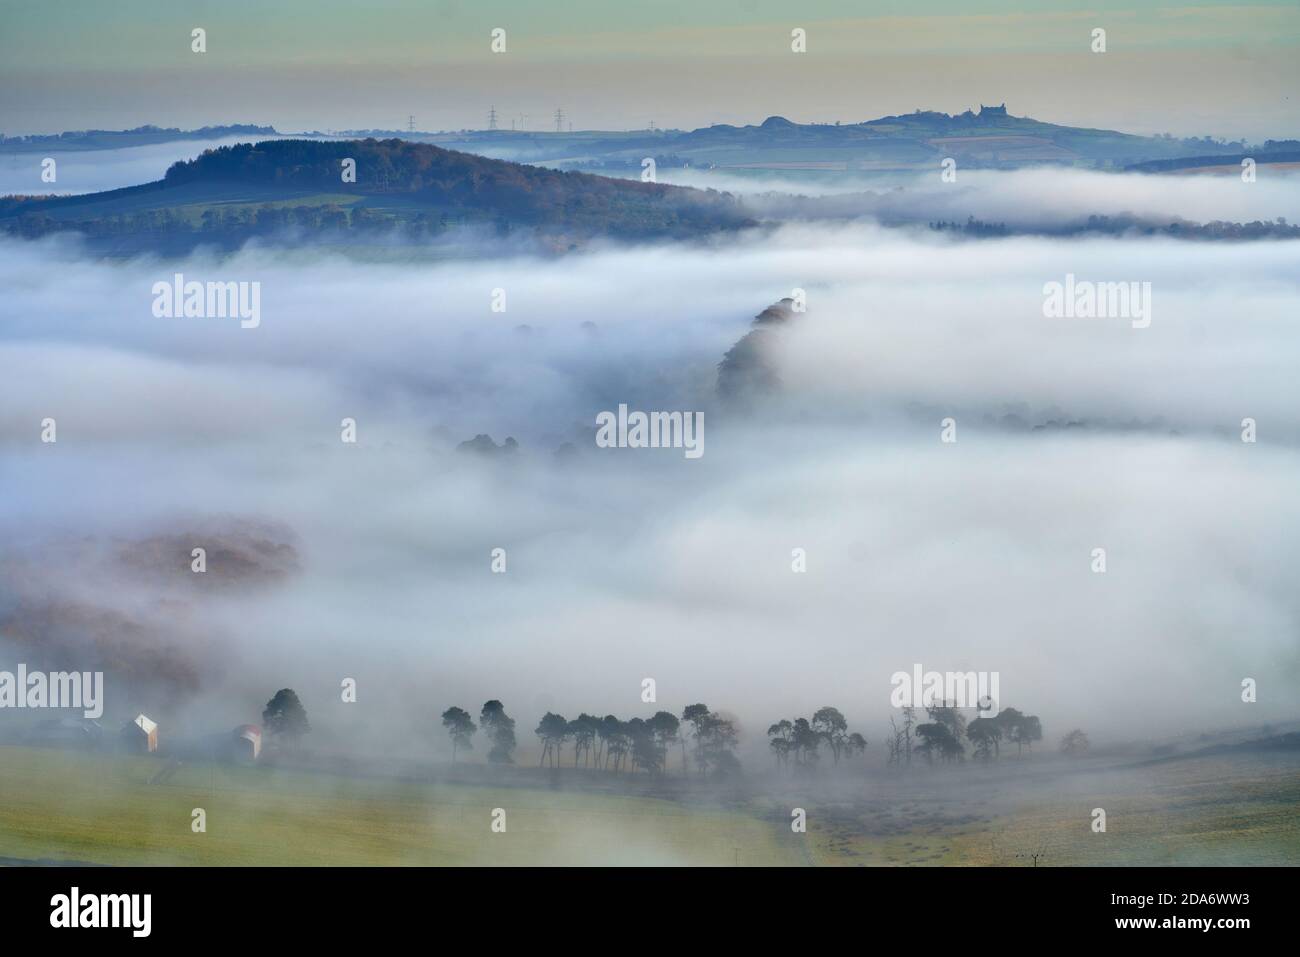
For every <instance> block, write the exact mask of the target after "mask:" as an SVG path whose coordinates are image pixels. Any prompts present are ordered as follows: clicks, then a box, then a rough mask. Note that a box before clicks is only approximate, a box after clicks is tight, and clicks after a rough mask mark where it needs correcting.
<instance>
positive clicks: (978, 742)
mask: <svg viewBox="0 0 1300 957" xmlns="http://www.w3.org/2000/svg"><path fill="white" fill-rule="evenodd" d="M924 710H925V715H926V718H927V719H928V720H926V721H924V722H921V721H918V719H917V709H916V708H912V707H905V708H902V709H900V711H899V717H895V718H890V722H889V723H890V734H889V737H888V738H887V739H886V741H885V745H886V748H887V750H888V756H887V762H888V764H889V766H891V767H895V768H903V767H910V766H911V765H912V761H913V758H917V759H918V760H924V762H925V763H926V764H927V765H933V764H936V763H938V764H952V763H956V762H960V761H963V760H965V758H966V756H967V747H968V746H969V749H970V755H971V757H972V758H974V760H976V761H981V762H989V761H995V760H997V759H999V758H1000V757H1001V756H1002V749H1003V747H1004V746H1005V747H1007V748H1008V749H1009V748H1011V747H1012V746H1014V747H1015V750H1016V756H1017V758H1019V757H1023V755H1024V753H1025V752H1026V751H1032V749H1033V746H1034V744H1035V743H1037V742H1039V741H1041V740H1042V739H1043V727H1042V722H1041V721H1040V720H1039V718H1038V717H1037V716H1036V715H1032V714H1025V713H1023V712H1021V711H1018V710H1017V709H1015V708H1005V709H1003V710H1002V711H1000V712H999V713H998V714H997V716H996V717H992V718H990V717H984V716H983V715H980V714H978V713H977V716H976V717H975V718H974V720H971V721H969V722H968V721H967V718H966V715H965V714H963V713H962V710H961V709H960V708H957V707H955V706H953V705H951V704H948V703H946V702H944V703H939V704H936V705H933V706H930V707H926V708H925V709H924ZM442 726H443V728H445V729H446V731H447V735H448V737H449V738H450V739H451V745H452V761H455V760H456V757H457V755H458V754H459V753H460V752H461V751H467V750H472V749H473V746H474V745H473V739H474V737H475V735H476V734H478V733H479V732H482V735H483V737H484V738H485V739H486V743H487V746H488V749H489V750H488V754H487V760H488V762H489V763H491V764H513V763H514V751H515V749H516V747H517V741H516V738H515V721H514V719H513V718H511V717H509V716H508V715H507V714H506V711H505V707H504V706H503V705H502V704H501V702H500V701H497V700H495V699H494V700H492V701H488V702H486V703H484V705H483V708H482V710H481V711H480V713H479V718H478V722H477V723H475V721H474V718H473V717H472V716H471V715H470V713H469V712H468V711H466V710H465V709H463V708H460V707H456V706H452V707H450V708H448V709H447V710H446V711H444V712H443V713H442ZM534 734H536V735H537V738H538V740H539V741H540V742H541V745H542V751H541V756H540V758H539V760H538V766H539V767H552V768H559V767H566V766H567V767H574V768H586V769H595V770H598V771H609V772H613V773H619V772H623V771H627V772H629V773H636V772H637V771H644V772H646V773H648V774H650V775H660V774H664V773H666V772H668V771H669V770H670V767H671V766H673V765H679V766H680V769H681V773H682V774H683V775H686V774H691V773H695V774H698V775H699V776H701V777H725V776H727V775H732V774H735V773H737V772H739V771H740V761H739V759H738V758H737V757H736V747H737V745H738V743H739V732H738V730H737V728H736V725H735V722H734V721H732V720H731V719H729V718H725V717H723V716H722V715H720V714H718V713H717V712H716V711H711V710H710V709H709V707H708V706H707V705H704V704H692V705H688V706H687V707H686V708H685V709H684V710H683V711H682V713H681V715H680V716H678V715H674V714H672V713H671V712H668V711H657V712H655V713H654V714H653V715H651V716H650V717H648V718H631V719H628V720H623V719H621V718H619V717H617V716H616V715H612V714H607V715H605V716H604V717H599V716H596V715H591V714H587V713H586V712H585V711H584V712H582V713H581V714H579V715H578V716H577V717H576V718H574V719H573V720H568V719H567V718H565V717H564V716H563V715H561V714H556V713H555V712H552V711H548V712H546V714H545V715H543V716H542V719H541V720H540V721H539V722H538V724H537V727H536V728H535V729H534ZM767 738H768V746H769V748H770V749H771V751H772V754H773V756H774V757H775V759H776V764H777V767H778V769H780V770H785V771H790V772H791V773H795V774H806V773H811V772H812V771H813V770H814V769H815V768H816V767H817V766H818V764H819V762H820V761H821V759H822V757H823V755H829V756H830V758H831V761H832V764H833V766H834V767H839V766H840V765H841V764H845V763H847V762H848V761H849V760H851V759H852V758H854V757H855V756H861V755H864V754H865V753H866V751H867V739H866V738H865V737H863V735H861V734H859V733H858V732H856V731H850V730H849V726H848V722H847V720H846V719H845V717H844V715H843V714H842V713H841V712H840V710H839V709H838V708H832V707H830V706H829V705H828V706H826V707H822V708H819V709H817V711H815V712H814V713H813V715H812V717H811V718H794V719H788V718H783V719H781V720H780V721H777V722H775V723H773V724H772V725H771V726H769V727H768V729H767ZM1088 748H1089V742H1088V736H1087V735H1086V734H1085V733H1084V732H1083V731H1081V730H1079V729H1077V728H1076V729H1075V730H1073V731H1070V732H1069V733H1068V734H1066V735H1065V737H1064V738H1062V739H1061V744H1060V750H1061V752H1062V753H1064V754H1067V755H1072V756H1078V755H1081V754H1083V753H1085V752H1087V750H1088ZM678 754H680V758H679V759H678V758H677V755H678ZM692 769H693V770H692Z"/></svg>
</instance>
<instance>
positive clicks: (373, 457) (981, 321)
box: [0, 226, 1300, 753]
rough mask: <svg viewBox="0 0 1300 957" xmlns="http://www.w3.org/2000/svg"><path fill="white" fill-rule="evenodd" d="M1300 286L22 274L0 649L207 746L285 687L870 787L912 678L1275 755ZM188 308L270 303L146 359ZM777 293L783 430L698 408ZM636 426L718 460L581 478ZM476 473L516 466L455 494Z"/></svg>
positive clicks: (742, 250) (994, 263)
mask: <svg viewBox="0 0 1300 957" xmlns="http://www.w3.org/2000/svg"><path fill="white" fill-rule="evenodd" d="M1298 247H1300V244H1295V243H1260V244H1242V245H1211V244H1179V243H1175V242H1172V241H1150V240H1148V241H1140V240H1097V241H1083V242H1080V241H1074V242H1066V241H1049V240H1035V239H1013V240H1003V241H996V242H992V241H991V242H981V243H951V242H947V241H944V240H943V239H942V238H939V237H935V236H932V235H929V234H912V233H909V232H904V231H886V230H879V229H874V228H870V227H864V226H853V227H845V228H839V229H829V228H812V227H790V228H786V229H783V230H780V231H778V232H776V233H774V234H771V235H767V236H763V237H758V236H754V237H751V238H750V239H748V240H745V241H742V242H739V243H736V244H732V245H728V246H718V247H714V248H710V249H700V248H683V247H646V248H633V249H626V248H625V249H608V250H599V251H595V252H592V253H590V254H585V255H579V256H571V257H566V258H564V259H562V260H560V261H555V260H543V259H529V258H518V257H515V258H511V259H509V260H498V261H490V260H478V261H471V262H459V263H455V264H447V265H430V266H421V267H419V268H413V267H410V266H399V265H383V264H361V263H356V262H352V261H348V260H344V259H341V258H333V257H327V256H324V255H322V256H321V257H320V258H318V259H315V260H306V261H304V258H303V256H302V254H301V253H299V254H296V255H289V254H277V253H272V252H268V251H265V250H260V251H258V250H250V251H246V252H244V253H241V254H238V255H235V256H233V257H230V258H226V259H216V258H210V257H204V256H196V257H193V258H191V259H188V260H185V261H183V262H180V263H175V262H167V263H159V262H154V261H149V260H134V261H131V262H127V263H108V262H94V261H88V260H85V259H82V258H80V257H79V256H78V255H77V254H76V252H75V248H74V247H70V246H67V245H63V244H58V243H40V244H29V245H22V244H13V243H6V244H5V245H4V246H3V247H2V248H0V280H2V281H3V285H4V287H5V288H6V289H7V290H9V295H7V296H6V297H5V299H4V300H3V301H2V302H0V330H2V333H0V335H2V339H0V370H2V371H0V392H2V393H3V399H4V401H3V403H0V450H3V451H2V455H3V471H4V475H5V479H6V483H5V484H6V486H7V488H8V489H9V490H10V494H8V495H6V496H5V497H4V499H3V502H2V503H0V541H3V542H4V547H3V556H0V561H2V564H0V571H2V572H3V575H4V581H5V588H4V594H3V598H2V599H0V629H3V633H4V636H5V640H6V642H7V643H8V644H9V645H15V644H16V645H17V649H16V650H15V651H14V654H19V653H21V654H25V655H27V656H28V657H27V659H25V660H28V661H31V659H32V658H33V657H34V656H35V653H36V652H37V651H38V650H40V651H42V652H43V653H45V652H48V653H50V654H52V655H54V657H57V658H58V659H59V662H60V664H61V665H62V666H66V667H91V665H90V664H86V665H80V664H78V662H80V661H88V660H93V661H101V660H106V658H105V656H106V654H107V651H106V649H108V650H112V652H113V653H114V654H115V655H117V656H118V657H119V658H121V659H122V661H121V662H120V663H119V664H120V667H121V669H123V670H124V671H125V672H129V677H130V680H129V681H128V680H127V678H125V677H122V676H119V680H120V681H122V682H123V684H120V685H119V687H121V688H125V689H126V690H125V691H123V692H121V694H120V695H119V696H118V698H119V699H120V697H129V698H131V699H132V700H131V701H122V700H115V699H114V698H110V701H109V703H108V709H109V712H110V713H111V714H113V715H114V716H122V715H123V713H125V712H127V711H132V712H133V711H134V710H136V709H137V708H139V707H141V706H142V705H141V704H137V702H144V703H147V704H148V706H149V707H155V708H158V709H162V710H163V712H164V714H163V716H164V718H167V719H170V720H171V721H173V722H177V723H183V724H188V725H191V726H194V727H196V728H197V727H202V726H205V725H208V724H212V725H216V726H217V729H220V727H222V726H231V725H233V724H235V723H238V722H240V721H256V720H258V718H259V717H260V711H261V707H262V706H263V705H264V704H265V702H266V700H267V699H268V698H269V697H270V696H271V694H272V693H273V692H274V691H275V690H276V689H277V688H280V687H286V686H288V687H293V688H295V689H296V690H297V691H298V693H299V694H300V696H301V697H302V699H303V701H304V703H305V704H306V706H307V709H308V712H309V714H310V717H311V719H312V722H313V725H314V726H315V727H316V732H315V735H314V736H315V737H316V738H317V740H318V742H320V743H325V742H328V741H367V742H370V743H373V744H375V745H376V746H379V747H382V748H385V749H389V750H393V751H419V750H421V749H425V748H439V749H441V748H442V746H443V745H442V734H441V731H440V729H438V728H437V726H436V725H437V714H438V713H439V712H440V711H441V710H443V709H444V708H446V707H447V706H449V705H452V704H457V705H460V706H461V707H464V708H466V709H467V710H469V711H470V712H471V713H475V714H476V713H477V711H478V708H479V706H480V705H481V704H482V702H483V701H485V700H487V699H488V698H499V699H501V700H503V701H504V702H505V704H506V707H507V710H508V711H509V712H510V714H512V715H513V716H514V717H515V718H516V719H517V720H518V721H519V735H520V740H521V742H526V743H528V744H531V743H532V734H531V732H532V728H533V727H534V725H535V724H536V722H537V719H538V718H539V717H540V716H541V714H542V713H543V712H544V711H546V710H556V711H559V712H561V713H563V714H565V715H566V716H567V717H570V718H572V717H575V716H576V714H577V712H579V711H581V710H585V711H588V712H590V713H598V714H604V713H607V712H613V713H616V714H618V715H620V716H622V717H631V716H634V715H642V716H646V715H648V714H649V713H651V712H653V711H654V710H658V709H661V708H662V709H665V710H672V711H674V712H677V713H680V712H681V709H682V707H683V706H684V705H686V704H689V703H691V702H695V701H704V702H706V703H708V704H709V705H710V706H711V707H713V708H715V709H719V710H723V711H726V712H730V713H732V714H734V715H736V716H737V717H738V719H739V722H740V725H741V728H742V733H743V734H744V736H745V738H746V741H747V744H748V745H749V746H750V748H751V753H752V750H753V748H754V746H755V745H757V746H758V747H761V746H762V738H763V732H764V731H765V729H766V727H767V726H768V724H770V723H771V722H773V721H775V720H777V719H779V718H784V717H794V716H796V715H805V716H806V715H809V714H810V713H811V712H812V711H813V710H815V709H816V708H817V707H820V706H822V705H825V704H830V705H834V706H836V707H838V708H840V710H842V711H843V712H844V713H845V715H846V716H847V717H848V719H849V723H850V728H851V729H852V730H857V731H861V732H862V733H863V734H865V735H866V737H867V739H868V740H869V741H870V742H871V745H872V750H874V751H877V752H879V750H880V748H881V742H882V739H883V737H884V732H885V731H886V729H887V723H888V717H889V715H890V713H891V711H890V707H889V693H890V690H891V686H890V676H891V675H892V674H893V673H894V672H896V671H900V670H910V669H911V668H912V666H913V665H914V664H918V663H919V664H921V665H922V666H923V667H924V668H925V669H926V670H939V671H946V670H954V671H967V670H976V671H997V672H999V674H1000V682H1001V693H1002V699H1003V704H1004V705H1006V706H1014V707H1017V708H1020V709H1021V710H1023V711H1026V712H1029V713H1033V714H1037V715H1039V716H1041V718H1042V721H1043V726H1044V736H1045V739H1046V741H1045V744H1047V745H1054V743H1055V741H1056V740H1057V739H1058V738H1059V737H1060V736H1061V735H1062V734H1063V733H1064V732H1065V731H1067V730H1069V729H1070V728H1072V727H1075V726H1082V727H1084V728H1085V729H1087V730H1088V732H1089V734H1090V735H1091V736H1092V737H1093V740H1094V741H1095V742H1103V743H1104V742H1105V741H1106V740H1107V739H1110V740H1122V739H1125V738H1132V737H1133V736H1134V734H1135V732H1134V729H1135V728H1139V729H1141V735H1144V736H1145V735H1161V734H1168V735H1174V734H1179V733H1183V732H1186V731H1189V730H1193V731H1194V730H1198V729H1212V728H1216V727H1222V726H1234V727H1235V726H1244V725H1248V724H1259V723H1263V722H1266V721H1277V720H1289V719H1292V718H1295V717H1296V714H1295V704H1294V696H1293V695H1291V694H1290V693H1289V690H1288V689H1289V688H1291V687H1294V682H1295V681H1296V680H1297V679H1298V678H1300V659H1298V658H1297V654H1296V644H1295V639H1294V636H1295V633H1296V625H1297V619H1298V617H1300V598H1298V597H1297V595H1296V594H1295V590H1294V587H1293V586H1294V575H1293V574H1292V571H1291V570H1292V569H1293V568H1294V567H1295V566H1296V563H1297V558H1300V556H1298V555H1297V545H1296V542H1297V541H1300V535H1297V530H1298V529H1300V500H1298V499H1297V497H1296V496H1295V488H1296V483H1297V479H1298V478H1300V402H1297V399H1300V395H1298V394H1297V393H1298V392H1300V382H1298V381H1297V379H1296V377H1295V375H1294V369H1295V367H1296V362H1297V359H1298V358H1300V341H1298V338H1297V335H1298V331H1300V330H1298V328H1297V318H1296V317H1297V311H1296V308H1295V307H1296V303H1297V291H1298V290H1297V278H1296V277H1297V275H1300V271H1297V269H1296V265H1297V260H1298V259H1300V256H1298V253H1300V248H1298ZM175 272H182V273H183V274H184V275H185V277H186V278H187V279H198V280H209V279H211V280H231V281H258V282H260V283H261V317H260V324H259V325H258V327H257V328H255V329H241V328H240V325H239V322H238V320H230V319H196V318H191V319H160V318H155V317H154V316H153V314H152V312H151V302H152V295H151V287H152V285H153V283H155V282H157V281H160V280H161V281H170V279H171V277H172V275H173V273H175ZM1067 273H1072V274H1074V275H1076V276H1078V277H1079V278H1080V279H1088V280H1093V281H1137V282H1150V283H1151V284H1152V309H1151V323H1150V326H1149V327H1147V328H1134V327H1133V324H1132V323H1131V322H1130V321H1129V320H1128V319H1125V318H1114V319H1091V320H1083V319H1077V320H1062V319H1048V318H1045V317H1044V315H1043V311H1042V304H1043V285H1044V283H1046V282H1050V281H1062V280H1063V278H1064V276H1065V274H1067ZM495 289H503V290H504V291H505V294H506V303H507V306H506V311H505V312H504V313H500V312H493V311H492V309H491V304H492V299H493V290H495ZM795 289H802V290H804V292H805V293H806V296H807V302H808V309H807V312H806V313H802V314H796V315H795V316H794V317H793V318H792V319H791V321H790V322H788V323H787V324H785V325H783V326H782V327H781V328H780V329H779V330H777V331H776V333H775V335H774V336H773V337H772V339H771V342H770V343H769V345H768V346H767V347H765V352H764V358H765V361H767V362H769V363H770V366H771V372H772V374H773V375H774V377H775V379H776V380H777V381H779V383H780V388H779V390H777V391H776V392H775V393H774V394H771V395H769V396H766V397H761V398H757V399H755V400H754V401H752V402H750V403H748V404H740V405H738V404H735V403H726V402H723V401H721V400H720V399H719V398H718V396H717V393H716V366H717V363H718V362H719V361H720V360H721V358H722V357H723V355H724V354H725V353H726V352H727V350H728V349H729V348H730V347H731V345H732V344H733V343H735V342H736V341H737V340H738V339H739V338H740V337H741V336H743V335H744V334H745V333H746V332H747V331H749V329H750V321H751V319H752V317H753V316H754V315H755V314H756V313H757V312H758V311H759V310H760V309H762V308H763V307H765V306H767V305H769V304H770V303H772V302H773V301H775V300H777V299H780V298H781V297H784V296H790V295H792V293H793V291H794V290H795ZM620 403H626V404H627V405H628V406H629V407H630V408H632V409H641V410H680V411H702V412H703V413H704V422H705V427H704V454H703V456H702V457H700V458H698V459H687V458H686V457H685V456H684V455H683V454H682V450H680V449H665V450H650V449H626V448H625V449H609V450H602V449H597V448H596V447H595V444H594V425H595V416H596V414H597V413H598V412H601V411H604V410H614V409H617V408H618V405H619V404H620ZM47 417H48V418H54V419H55V420H56V421H57V430H58V431H57V435H58V441H57V442H56V443H54V444H43V443H42V442H41V441H40V434H41V422H42V420H43V419H45V418H47ZM948 417H952V418H954V419H955V422H956V430H957V433H956V434H957V441H956V443H953V444H948V443H944V442H941V441H940V431H941V426H940V421H941V420H942V419H944V418H948ZM1247 417H1250V418H1253V419H1254V420H1255V421H1256V422H1257V424H1258V441H1257V442H1256V443H1254V444H1247V443H1243V442H1242V441H1241V440H1240V431H1241V421H1242V419H1243V418H1247ZM344 418H351V419H355V421H356V424H357V436H358V440H357V442H356V443H355V444H345V443H343V442H341V441H340V423H341V420H343V419H344ZM480 433H486V434H489V435H491V437H492V439H493V440H494V442H495V443H498V444H499V443H501V442H502V441H503V440H504V439H505V438H506V437H507V436H510V437H513V438H515V439H516V440H517V441H518V443H519V449H518V450H517V451H515V452H513V453H510V452H504V451H503V452H498V453H492V454H477V453H473V452H467V451H458V450H457V448H456V447H457V445H458V444H459V443H461V442H462V441H464V440H467V439H471V438H472V437H474V436H475V435H477V434H480ZM566 443H568V444H569V446H571V449H566V450H565V452H564V453H563V454H558V455H557V454H556V453H557V450H559V449H561V447H562V446H565V444H566ZM191 542H192V544H191ZM213 542H216V543H217V547H216V548H215V549H213V548H211V547H210V546H211V545H212V543H213ZM197 545H203V546H205V547H209V566H210V569H211V571H209V572H208V573H206V574H205V575H204V576H198V575H194V574H192V573H191V572H190V571H189V557H188V556H189V551H190V547H193V546H197ZM1098 547H1101V548H1105V549H1106V552H1107V571H1106V572H1105V573H1104V574H1096V573H1094V572H1093V571H1092V570H1091V568H1090V565H1091V563H1092V560H1093V559H1092V550H1093V549H1095V548H1098ZM494 548H504V549H505V550H506V555H507V571H506V572H505V573H504V574H494V573H493V572H492V570H491V551H492V549H494ZM795 548H802V549H804V550H805V551H806V555H807V572H806V573H802V574H796V573H794V572H792V570H791V561H792V549H795ZM214 551H215V552H216V553H217V554H218V555H219V556H223V557H221V558H220V559H219V560H214V559H213V557H212V554H213V552H214ZM79 643H80V644H79ZM52 649H53V650H52ZM54 650H57V655H55V654H54ZM5 657H6V658H9V657H10V655H9V654H6V656H5ZM15 660H24V659H22V658H15ZM155 660H160V661H165V662H167V663H168V667H167V668H166V669H158V670H159V671H160V673H159V674H155V673H153V672H152V671H150V669H149V663H150V662H153V661H155ZM178 675H179V677H177V676H178ZM1246 677H1252V678H1255V679H1256V680H1257V681H1258V682H1259V688H1260V691H1259V702H1258V703H1257V704H1253V705H1245V704H1243V703H1242V702H1241V701H1240V682H1241V680H1242V679H1243V678H1246ZM344 678H354V679H356V681H357V687H358V701H357V702H356V703H355V704H345V703H343V702H342V701H341V696H340V693H339V687H340V682H341V681H342V680H343V679H344ZM644 678H653V679H654V680H655V682H656V685H657V693H658V700H657V702H656V703H654V704H646V703H643V702H642V700H641V687H642V680H643V679H644ZM110 680H111V679H110Z"/></svg>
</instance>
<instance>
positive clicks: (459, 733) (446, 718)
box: [442, 705, 478, 762]
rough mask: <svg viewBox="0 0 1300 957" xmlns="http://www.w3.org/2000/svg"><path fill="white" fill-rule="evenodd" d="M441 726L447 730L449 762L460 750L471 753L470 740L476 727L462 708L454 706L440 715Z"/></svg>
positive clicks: (453, 759) (472, 746) (454, 758)
mask: <svg viewBox="0 0 1300 957" xmlns="http://www.w3.org/2000/svg"><path fill="white" fill-rule="evenodd" d="M442 726H443V727H444V728H446V729H447V734H448V735H449V736H450V737H451V760H452V761H453V762H454V761H455V760H456V752H457V751H458V750H460V749H461V748H464V749H465V750H466V751H472V750H473V749H474V745H473V744H472V743H471V741H470V739H471V738H473V737H474V732H476V731H477V730H478V726H477V725H475V724H474V719H473V718H471V717H470V716H469V712H468V711H466V710H465V709H464V708H457V707H456V706H455V705H453V706H452V707H450V708H448V709H447V710H446V711H444V712H443V713H442Z"/></svg>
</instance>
